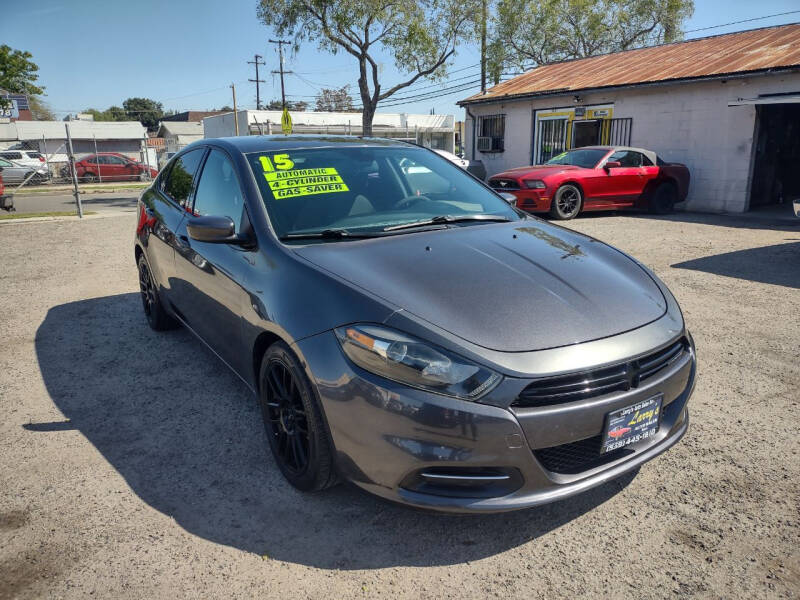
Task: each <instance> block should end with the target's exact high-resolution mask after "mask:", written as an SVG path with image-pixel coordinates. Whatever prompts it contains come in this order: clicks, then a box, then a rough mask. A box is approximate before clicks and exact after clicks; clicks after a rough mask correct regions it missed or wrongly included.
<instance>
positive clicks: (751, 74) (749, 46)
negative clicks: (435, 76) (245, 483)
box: [459, 24, 800, 212]
mask: <svg viewBox="0 0 800 600" xmlns="http://www.w3.org/2000/svg"><path fill="white" fill-rule="evenodd" d="M459 104H460V105H461V106H464V107H465V109H466V113H467V119H466V127H465V129H466V131H465V141H466V143H465V148H466V150H467V154H468V155H469V156H470V157H471V158H473V159H476V160H482V161H483V162H484V163H485V164H486V167H487V171H488V172H489V173H490V174H491V173H496V172H499V171H503V170H505V169H508V168H511V167H515V166H522V165H527V164H536V163H542V162H546V161H547V160H548V159H550V158H551V157H553V156H555V155H556V154H558V153H560V152H563V151H564V150H567V149H569V148H576V147H580V146H588V145H593V144H618V145H633V146H641V147H644V148H648V149H652V150H654V151H655V152H657V153H658V155H659V156H662V157H663V158H665V159H666V160H670V161H676V162H682V163H685V164H686V165H687V166H688V167H689V169H690V171H691V174H692V183H691V186H690V192H689V197H688V199H687V202H686V205H685V207H686V208H688V209H695V210H710V211H726V212H743V211H746V210H749V209H754V208H758V207H761V206H766V205H776V204H786V205H787V206H788V205H789V204H790V203H791V199H792V197H795V196H796V197H800V177H798V175H796V173H795V172H796V168H795V167H794V166H793V165H796V164H798V161H800V24H790V25H783V26H777V27H765V28H761V29H753V30H748V31H741V32H737V33H729V34H723V35H717V36H712V37H707V38H700V39H694V40H687V41H683V42H675V43H671V44H664V45H660V46H653V47H648V48H639V49H635V50H628V51H624V52H617V53H612V54H605V55H601V56H594V57H590V58H584V59H577V60H570V61H564V62H559V63H553V64H547V65H541V66H539V67H536V68H534V69H531V70H530V71H527V72H526V73H524V74H522V75H519V76H517V77H514V78H513V79H510V80H508V81H505V82H502V83H500V84H498V85H496V86H494V87H493V88H491V89H489V90H487V91H486V92H485V93H482V94H475V95H473V96H470V97H469V98H465V99H464V100H462V101H461V102H460V103H459ZM787 210H788V209H787Z"/></svg>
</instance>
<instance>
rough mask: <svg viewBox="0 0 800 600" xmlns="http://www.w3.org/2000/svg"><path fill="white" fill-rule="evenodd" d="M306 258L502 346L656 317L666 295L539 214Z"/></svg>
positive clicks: (310, 250)
mask: <svg viewBox="0 0 800 600" xmlns="http://www.w3.org/2000/svg"><path fill="white" fill-rule="evenodd" d="M295 252H296V253H297V254H299V255H300V256H301V257H303V258H305V259H306V260H308V261H310V262H311V263H312V264H314V265H316V266H317V267H320V268H322V269H324V270H326V271H328V272H330V273H333V274H335V275H336V276H338V277H340V278H342V279H344V280H346V281H348V282H350V283H351V284H354V285H356V286H358V287H360V288H362V289H364V290H367V291H369V292H370V293H372V294H375V295H377V296H379V297H381V298H384V299H385V300H386V301H388V302H390V303H391V304H392V305H394V306H400V307H401V308H402V309H403V310H405V311H408V312H409V313H412V314H414V315H416V316H417V317H419V318H421V319H423V320H425V321H427V322H429V323H431V324H433V325H436V326H437V327H439V328H441V329H444V330H446V331H448V332H450V333H451V334H454V335H456V336H458V337H460V338H462V339H464V340H466V341H468V342H471V343H473V344H477V345H479V346H483V347H484V348H489V349H492V350H499V351H507V352H522V351H532V350H543V349H546V348H554V347H558V346H565V345H569V344H576V343H580V342H586V341H589V340H594V339H599V338H603V337H608V336H611V335H615V334H618V333H622V332H625V331H629V330H631V329H635V328H638V327H641V326H643V325H646V324H647V323H650V322H652V321H654V320H656V319H658V318H659V317H661V316H662V315H663V314H664V313H665V311H666V300H665V299H664V296H663V295H662V293H661V291H660V290H659V288H658V286H657V285H656V284H655V282H654V281H653V280H652V279H651V278H650V276H649V275H648V274H647V273H646V272H645V271H644V269H642V268H641V267H640V266H639V265H637V264H636V263H635V262H634V261H632V260H631V259H630V258H628V257H627V256H625V255H624V254H622V253H621V252H619V251H618V250H615V249H613V248H611V247H610V246H607V245H605V244H603V243H602V242H599V241H597V240H594V239H592V238H590V237H587V236H583V235H580V234H578V233H575V232H571V231H569V230H566V229H563V228H561V227H557V226H554V225H550V224H548V223H545V222H541V221H538V220H534V219H531V220H525V221H517V222H513V223H503V224H487V225H469V226H464V227H453V228H450V229H446V230H436V231H426V232H416V233H407V234H404V235H397V236H391V237H387V238H377V239H368V240H357V241H342V242H333V243H322V244H314V245H308V246H303V247H299V248H297V249H295Z"/></svg>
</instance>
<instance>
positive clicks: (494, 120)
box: [478, 115, 506, 152]
mask: <svg viewBox="0 0 800 600" xmlns="http://www.w3.org/2000/svg"><path fill="white" fill-rule="evenodd" d="M505 129H506V116H505V115H487V116H484V117H479V120H478V150H480V151H481V152H502V151H503V149H504V139H505Z"/></svg>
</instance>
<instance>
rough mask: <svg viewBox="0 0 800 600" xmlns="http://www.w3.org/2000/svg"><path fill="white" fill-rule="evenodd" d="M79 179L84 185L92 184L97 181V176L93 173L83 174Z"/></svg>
mask: <svg viewBox="0 0 800 600" xmlns="http://www.w3.org/2000/svg"><path fill="white" fill-rule="evenodd" d="M81 179H83V181H84V182H85V183H94V182H95V181H97V175H95V174H94V173H84V174H83V177H82V178H81Z"/></svg>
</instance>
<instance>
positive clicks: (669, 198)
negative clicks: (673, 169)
mask: <svg viewBox="0 0 800 600" xmlns="http://www.w3.org/2000/svg"><path fill="white" fill-rule="evenodd" d="M677 202H678V190H677V188H676V187H675V185H674V184H672V183H662V184H661V185H660V186H658V187H657V188H656V191H655V192H653V196H652V197H651V198H650V205H649V208H650V212H651V213H653V214H656V215H668V214H669V213H671V212H673V211H674V210H675V204H676V203H677Z"/></svg>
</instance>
